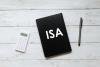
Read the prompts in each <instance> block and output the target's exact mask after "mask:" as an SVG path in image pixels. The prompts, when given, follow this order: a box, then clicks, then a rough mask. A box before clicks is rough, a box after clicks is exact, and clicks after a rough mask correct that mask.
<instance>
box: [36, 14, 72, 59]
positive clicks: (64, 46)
mask: <svg viewBox="0 0 100 67" xmlns="http://www.w3.org/2000/svg"><path fill="white" fill-rule="evenodd" d="M36 23H37V27H38V31H39V35H40V39H41V43H42V47H43V51H44V55H45V57H52V56H56V55H60V54H63V53H69V52H71V46H70V42H69V38H68V34H67V31H66V27H65V23H64V20H63V15H62V13H59V14H55V15H51V16H48V17H44V18H39V19H36Z"/></svg>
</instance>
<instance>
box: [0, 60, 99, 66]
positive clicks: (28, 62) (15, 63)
mask: <svg viewBox="0 0 100 67" xmlns="http://www.w3.org/2000/svg"><path fill="white" fill-rule="evenodd" d="M0 63H1V64H0V66H1V67H8V66H9V67H29V66H30V67H33V66H35V67H66V66H68V67H80V66H81V67H89V66H91V67H94V66H95V67H99V65H100V60H84V61H81V60H78V61H77V60H74V61H73V60H70V61H68V60H24V61H21V60H19V61H0Z"/></svg>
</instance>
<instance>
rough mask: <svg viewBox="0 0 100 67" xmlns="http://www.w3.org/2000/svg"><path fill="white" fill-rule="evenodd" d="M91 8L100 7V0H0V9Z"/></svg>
mask: <svg viewBox="0 0 100 67" xmlns="http://www.w3.org/2000/svg"><path fill="white" fill-rule="evenodd" d="M91 8H92V9H96V8H97V9H98V8H100V0H59V1H58V0H42V1H41V0H3V1H1V2H0V9H1V10H12V9H14V10H16V9H21V10H23V9H25V10H27V9H91Z"/></svg>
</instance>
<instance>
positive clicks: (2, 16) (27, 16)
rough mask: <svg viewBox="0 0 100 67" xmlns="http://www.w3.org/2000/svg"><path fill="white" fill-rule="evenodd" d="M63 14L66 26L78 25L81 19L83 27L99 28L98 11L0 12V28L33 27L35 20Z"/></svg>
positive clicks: (99, 11) (99, 12) (99, 13)
mask: <svg viewBox="0 0 100 67" xmlns="http://www.w3.org/2000/svg"><path fill="white" fill-rule="evenodd" d="M57 13H63V17H64V21H65V24H66V25H70V26H73V25H79V22H80V17H83V22H84V23H83V25H85V26H86V25H88V26H95V25H96V26H98V25H99V26H100V23H99V22H100V19H99V18H100V10H21V11H0V27H33V26H36V19H37V18H42V17H46V16H49V15H53V14H57Z"/></svg>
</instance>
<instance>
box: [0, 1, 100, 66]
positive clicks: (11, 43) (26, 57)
mask: <svg viewBox="0 0 100 67" xmlns="http://www.w3.org/2000/svg"><path fill="white" fill-rule="evenodd" d="M57 13H63V17H64V21H65V24H66V29H67V32H68V36H69V40H70V42H71V47H72V53H70V54H64V55H60V56H56V57H53V58H50V59H46V58H45V57H44V54H43V50H42V46H41V42H40V38H39V34H38V30H37V27H36V19H37V18H41V17H45V16H49V15H53V14H57ZM80 17H83V28H82V41H81V46H80V47H78V36H79V22H80ZM99 29H100V0H42V1H41V0H2V1H0V67H29V66H30V67H94V66H95V67H99V66H100V52H99V51H100V30H99ZM24 31H29V32H30V33H31V37H30V40H29V45H28V48H27V52H26V53H19V52H16V51H15V48H16V46H17V38H18V35H19V34H20V33H21V32H24Z"/></svg>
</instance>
